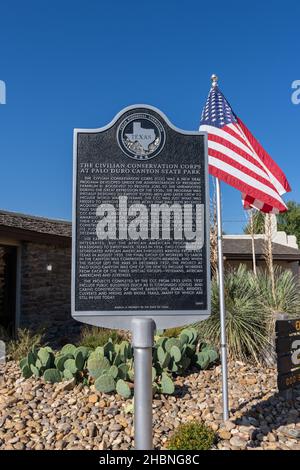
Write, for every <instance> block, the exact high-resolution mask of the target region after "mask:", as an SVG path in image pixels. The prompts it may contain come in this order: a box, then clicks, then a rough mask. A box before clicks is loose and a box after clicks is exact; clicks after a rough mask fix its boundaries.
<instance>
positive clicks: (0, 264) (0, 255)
mask: <svg viewBox="0 0 300 470" xmlns="http://www.w3.org/2000/svg"><path fill="white" fill-rule="evenodd" d="M4 254H5V248H4V247H3V246H0V318H1V315H2V311H3V306H4V285H5V282H4V269H5V261H4Z"/></svg>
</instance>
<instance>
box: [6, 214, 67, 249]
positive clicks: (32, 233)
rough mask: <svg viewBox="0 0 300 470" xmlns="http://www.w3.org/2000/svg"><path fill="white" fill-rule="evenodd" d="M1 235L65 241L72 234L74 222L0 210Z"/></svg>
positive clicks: (46, 240)
mask: <svg viewBox="0 0 300 470" xmlns="http://www.w3.org/2000/svg"><path fill="white" fill-rule="evenodd" d="M0 236H1V237H4V238H14V239H16V240H28V241H44V242H53V241H59V239H60V241H63V240H64V242H65V243H66V239H69V241H68V242H67V243H70V239H71V236H72V223H71V222H69V221H67V220H57V219H48V218H46V217H37V216H34V215H27V214H20V213H17V212H8V211H0Z"/></svg>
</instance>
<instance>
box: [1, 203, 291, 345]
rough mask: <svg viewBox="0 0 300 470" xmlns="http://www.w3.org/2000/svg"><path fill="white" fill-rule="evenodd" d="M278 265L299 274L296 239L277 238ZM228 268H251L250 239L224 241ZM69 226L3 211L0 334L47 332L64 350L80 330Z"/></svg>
mask: <svg viewBox="0 0 300 470" xmlns="http://www.w3.org/2000/svg"><path fill="white" fill-rule="evenodd" d="M255 237H256V239H255V244H256V255H257V264H258V265H263V264H264V258H263V236H262V235H256V236H255ZM273 251H274V262H275V264H280V265H281V266H283V267H284V268H288V269H292V271H293V272H294V273H298V272H299V261H300V251H299V249H298V246H297V244H296V241H295V237H289V236H287V235H286V234H284V232H277V233H276V234H274V238H273ZM224 257H225V267H226V265H227V266H236V265H238V264H241V263H244V264H247V265H248V266H249V268H251V266H252V252H251V239H250V236H249V235H226V236H225V237H224ZM70 289H71V222H68V221H64V220H52V219H47V218H42V217H34V216H29V215H24V214H17V213H13V212H6V211H0V328H1V327H3V328H5V329H6V330H9V331H10V333H12V334H13V333H14V332H15V331H16V329H17V328H19V327H21V328H22V327H29V328H31V329H34V330H36V329H39V328H42V327H44V328H45V330H46V331H47V333H48V338H49V340H53V339H56V338H58V337H59V340H60V342H61V343H62V344H63V343H64V342H66V341H68V340H72V339H73V338H74V334H76V333H78V330H79V328H80V324H79V323H78V322H75V321H74V320H72V319H71V311H70V310H71V306H70V304H71V292H70Z"/></svg>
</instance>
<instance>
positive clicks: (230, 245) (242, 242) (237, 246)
mask: <svg viewBox="0 0 300 470" xmlns="http://www.w3.org/2000/svg"><path fill="white" fill-rule="evenodd" d="M251 243H252V240H251V239H243V238H224V239H223V251H224V256H226V258H227V259H245V260H246V259H251V258H252V245H251ZM254 246H255V254H256V257H257V259H263V258H264V239H263V238H259V239H255V241H254ZM272 249H273V258H274V259H278V260H280V259H281V260H291V261H293V260H294V261H300V250H298V249H297V248H292V247H290V246H287V245H281V244H279V243H272Z"/></svg>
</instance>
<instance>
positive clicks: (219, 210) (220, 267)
mask: <svg viewBox="0 0 300 470" xmlns="http://www.w3.org/2000/svg"><path fill="white" fill-rule="evenodd" d="M211 80H212V86H213V87H215V86H217V82H218V77H217V76H216V75H212V77H211ZM216 199H217V201H216V202H217V204H216V205H217V232H218V275H219V277H218V282H219V302H220V325H221V366H222V398H223V419H224V421H227V420H228V418H229V410H228V367H227V339H226V311H225V297H224V262H223V244H222V242H223V240H222V238H223V234H222V208H221V188H220V181H219V178H216Z"/></svg>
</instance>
